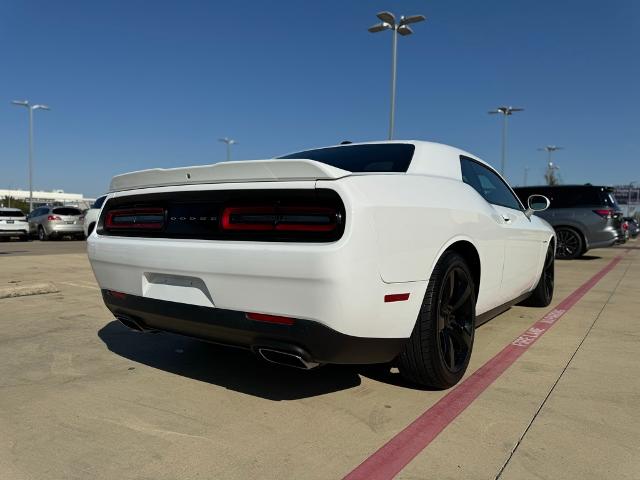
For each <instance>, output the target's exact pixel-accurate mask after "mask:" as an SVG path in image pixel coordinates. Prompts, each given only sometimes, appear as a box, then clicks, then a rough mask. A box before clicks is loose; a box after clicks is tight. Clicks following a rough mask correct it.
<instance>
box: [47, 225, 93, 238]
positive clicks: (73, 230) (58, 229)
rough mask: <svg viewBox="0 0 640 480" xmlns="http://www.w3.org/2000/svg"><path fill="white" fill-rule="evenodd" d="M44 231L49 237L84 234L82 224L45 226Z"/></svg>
mask: <svg viewBox="0 0 640 480" xmlns="http://www.w3.org/2000/svg"><path fill="white" fill-rule="evenodd" d="M46 230H47V231H48V232H49V235H52V234H53V235H56V234H58V235H75V234H78V233H84V227H83V225H82V224H79V225H77V224H74V225H66V224H53V223H50V224H49V225H47V227H46Z"/></svg>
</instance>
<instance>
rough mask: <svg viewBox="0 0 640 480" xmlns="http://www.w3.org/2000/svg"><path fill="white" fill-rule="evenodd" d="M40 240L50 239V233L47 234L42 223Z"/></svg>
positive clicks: (39, 229) (39, 230)
mask: <svg viewBox="0 0 640 480" xmlns="http://www.w3.org/2000/svg"><path fill="white" fill-rule="evenodd" d="M38 240H40V241H41V242H46V241H47V240H49V235H47V232H45V231H44V227H43V226H42V225H40V226H39V227H38Z"/></svg>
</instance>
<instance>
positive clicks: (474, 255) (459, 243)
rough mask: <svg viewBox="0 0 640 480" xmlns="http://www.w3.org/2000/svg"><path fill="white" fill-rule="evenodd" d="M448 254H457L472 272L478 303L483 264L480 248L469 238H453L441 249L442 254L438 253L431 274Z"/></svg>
mask: <svg viewBox="0 0 640 480" xmlns="http://www.w3.org/2000/svg"><path fill="white" fill-rule="evenodd" d="M446 252H456V253H457V254H459V255H460V256H462V258H464V259H465V261H466V262H467V265H468V266H469V269H470V270H471V275H472V278H473V283H474V287H475V288H474V289H475V296H476V302H477V301H478V294H479V292H480V282H481V279H482V264H481V262H480V254H479V253H478V247H477V246H476V245H475V244H474V243H473V241H472V240H471V239H470V238H469V237H455V238H452V239H451V240H449V241H448V242H447V243H446V244H445V245H444V246H443V247H442V248H441V249H440V252H438V255H437V256H436V259H435V261H434V262H433V265H431V272H433V269H434V268H435V265H436V263H438V261H439V260H440V258H442V255H444V254H445V253H446ZM429 276H431V273H429Z"/></svg>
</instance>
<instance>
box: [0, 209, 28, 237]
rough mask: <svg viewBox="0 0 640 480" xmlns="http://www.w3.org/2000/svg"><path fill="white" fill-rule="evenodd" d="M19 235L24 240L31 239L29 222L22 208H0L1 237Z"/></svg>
mask: <svg viewBox="0 0 640 480" xmlns="http://www.w3.org/2000/svg"><path fill="white" fill-rule="evenodd" d="M11 237H18V238H20V240H22V241H23V242H26V241H27V240H29V223H28V222H27V218H26V216H25V214H24V213H23V212H22V210H20V209H18V208H0V239H1V240H5V239H7V238H11Z"/></svg>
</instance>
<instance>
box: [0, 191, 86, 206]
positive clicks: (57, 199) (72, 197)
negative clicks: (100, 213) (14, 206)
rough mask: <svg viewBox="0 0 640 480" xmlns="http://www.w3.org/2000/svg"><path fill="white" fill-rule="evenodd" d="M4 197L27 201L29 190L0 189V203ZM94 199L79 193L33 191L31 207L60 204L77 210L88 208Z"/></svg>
mask: <svg viewBox="0 0 640 480" xmlns="http://www.w3.org/2000/svg"><path fill="white" fill-rule="evenodd" d="M5 197H11V198H12V199H16V200H23V201H25V202H28V201H29V190H3V189H0V202H2V203H4V201H5V200H4V199H5ZM94 201H95V198H85V197H84V196H83V195H82V194H81V193H65V191H64V190H52V191H51V192H42V191H37V190H34V191H33V206H34V208H35V207H36V206H40V205H47V204H50V203H60V204H63V205H75V206H77V207H79V208H83V209H84V208H89V206H90V205H91V204H92V203H93V202H94Z"/></svg>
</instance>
